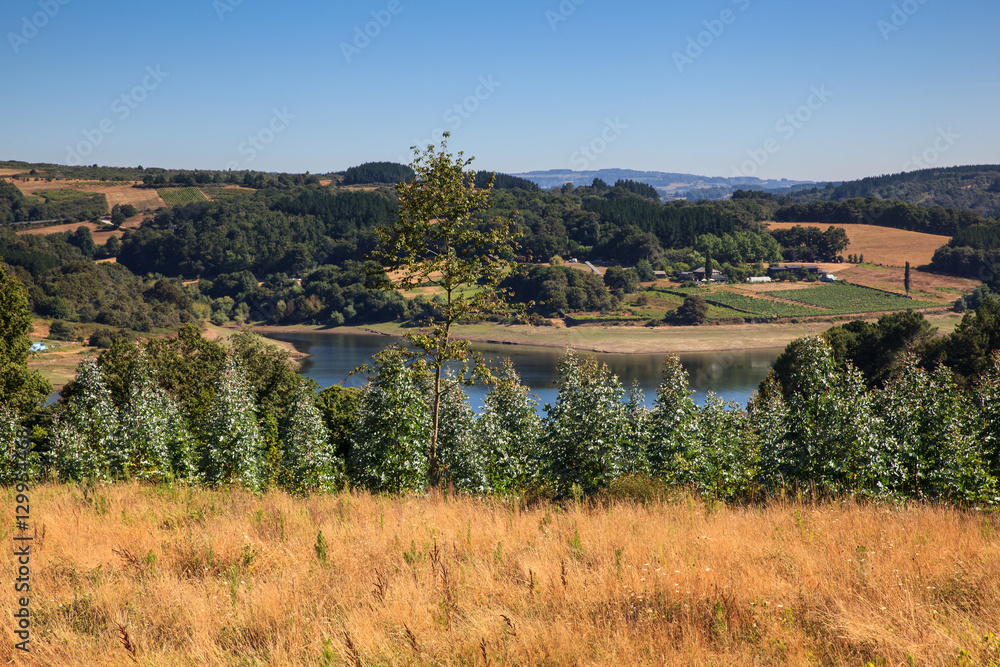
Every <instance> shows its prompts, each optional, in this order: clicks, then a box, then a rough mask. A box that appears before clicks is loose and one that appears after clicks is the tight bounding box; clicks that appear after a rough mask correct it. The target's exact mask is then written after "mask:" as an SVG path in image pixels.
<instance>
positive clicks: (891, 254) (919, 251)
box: [765, 222, 951, 266]
mask: <svg viewBox="0 0 1000 667" xmlns="http://www.w3.org/2000/svg"><path fill="white" fill-rule="evenodd" d="M765 224H766V225H767V226H768V228H770V229H791V228H792V227H794V226H796V225H801V226H803V227H819V228H820V229H822V230H826V229H827V228H828V227H829V226H830V225H823V224H820V223H811V222H768V223H765ZM835 226H836V227H841V228H843V229H844V231H846V232H847V238H848V239H849V240H850V245H848V246H847V249H846V250H844V252H843V255H844V257H847V255H849V254H860V255H864V256H865V261H866V262H874V263H876V264H884V265H886V266H903V265H904V264H905V263H906V262H909V263H910V264H911V265H912V266H922V265H924V264H930V263H931V259H932V258H933V257H934V251H935V250H937V249H938V248H940V247H941V246H943V245H945V244H946V243H948V241H950V240H951V239H950V237H948V236H938V235H936V234H921V233H920V232H907V231H904V230H902V229H893V228H892V227H879V226H877V225H835Z"/></svg>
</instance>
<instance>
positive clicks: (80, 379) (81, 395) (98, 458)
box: [52, 358, 120, 481]
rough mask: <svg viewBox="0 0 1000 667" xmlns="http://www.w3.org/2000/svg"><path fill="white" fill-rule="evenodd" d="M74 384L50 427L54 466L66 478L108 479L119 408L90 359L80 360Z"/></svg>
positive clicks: (102, 374)
mask: <svg viewBox="0 0 1000 667" xmlns="http://www.w3.org/2000/svg"><path fill="white" fill-rule="evenodd" d="M76 383H77V385H78V393H77V394H76V395H74V396H73V397H72V398H71V399H69V401H67V404H66V406H65V408H64V409H63V411H62V413H61V414H60V415H59V416H58V417H57V419H56V423H55V425H54V426H53V428H52V450H53V452H54V453H55V463H56V469H57V470H58V472H59V475H60V477H62V478H63V479H67V480H74V481H85V480H100V481H109V480H110V479H111V459H112V457H113V453H114V449H115V447H116V442H117V438H116V436H117V435H118V433H119V432H120V425H119V419H118V411H117V410H116V409H115V405H114V403H113V402H112V400H111V391H110V390H109V389H108V387H107V385H106V384H105V382H104V373H103V372H102V371H101V369H100V367H98V365H97V362H96V361H94V359H93V358H86V359H84V360H83V361H82V362H80V367H79V369H78V370H77V374H76Z"/></svg>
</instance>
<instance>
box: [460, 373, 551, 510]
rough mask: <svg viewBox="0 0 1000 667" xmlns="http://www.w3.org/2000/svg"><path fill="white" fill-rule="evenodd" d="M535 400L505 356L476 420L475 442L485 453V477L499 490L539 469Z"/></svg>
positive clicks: (516, 486)
mask: <svg viewBox="0 0 1000 667" xmlns="http://www.w3.org/2000/svg"><path fill="white" fill-rule="evenodd" d="M536 407H537V403H536V402H535V400H534V399H533V398H532V396H531V394H530V393H529V390H528V388H527V387H525V386H523V385H522V384H521V378H520V376H519V375H518V374H517V371H516V370H515V369H514V364H513V363H511V361H510V359H507V360H506V361H505V362H504V363H503V366H502V367H501V369H500V373H499V375H498V377H497V378H496V380H495V381H494V382H493V386H492V387H491V388H490V392H489V393H488V394H487V395H486V398H485V400H484V401H483V412H482V414H480V415H479V418H478V419H477V420H476V437H475V440H476V443H477V444H478V446H479V447H481V448H482V449H483V450H484V453H485V457H486V464H485V465H486V479H487V484H488V485H489V488H490V490H492V491H494V492H499V493H505V492H510V491H514V490H516V489H521V488H524V487H525V486H526V485H527V484H528V483H529V482H530V481H531V480H532V479H534V478H535V477H536V476H537V475H538V472H539V463H540V453H539V451H538V441H539V438H540V437H541V433H542V422H541V418H540V417H539V416H538V412H537V411H536V410H535V408H536Z"/></svg>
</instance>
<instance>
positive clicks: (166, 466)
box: [110, 350, 197, 482]
mask: <svg viewBox="0 0 1000 667" xmlns="http://www.w3.org/2000/svg"><path fill="white" fill-rule="evenodd" d="M118 425H119V432H118V434H117V437H116V438H115V441H114V447H113V448H112V451H111V455H110V459H111V468H112V472H113V474H114V476H115V477H124V478H126V479H133V478H134V479H140V480H150V481H157V482H165V481H170V480H172V479H184V480H192V479H195V478H196V476H197V475H196V472H197V463H196V461H195V447H196V444H195V441H194V438H193V437H192V436H191V433H190V431H189V430H188V428H187V423H186V420H185V419H184V416H183V415H182V414H181V411H180V408H178V406H177V403H176V402H175V401H174V399H173V398H171V397H170V396H169V395H168V394H167V393H166V392H165V391H163V389H161V388H160V386H159V385H158V384H157V382H156V378H155V375H154V372H153V369H152V367H151V366H150V364H149V359H148V358H147V356H146V354H145V352H143V351H141V350H140V351H139V352H138V354H137V355H136V358H135V359H134V360H133V362H132V364H131V369H130V371H129V378H128V397H127V399H126V402H125V405H124V406H123V407H122V409H121V412H120V419H119V423H118Z"/></svg>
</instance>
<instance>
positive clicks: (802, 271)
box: [767, 264, 826, 279]
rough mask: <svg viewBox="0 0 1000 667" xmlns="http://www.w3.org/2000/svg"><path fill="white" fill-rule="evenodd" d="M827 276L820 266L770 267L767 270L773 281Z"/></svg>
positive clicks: (790, 265)
mask: <svg viewBox="0 0 1000 667" xmlns="http://www.w3.org/2000/svg"><path fill="white" fill-rule="evenodd" d="M825 274H826V271H823V270H822V269H820V268H819V267H818V266H804V265H802V264H787V265H785V266H770V267H768V269H767V275H768V276H769V277H770V278H772V279H777V278H789V277H791V276H795V277H796V278H805V277H807V276H822V275H825Z"/></svg>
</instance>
